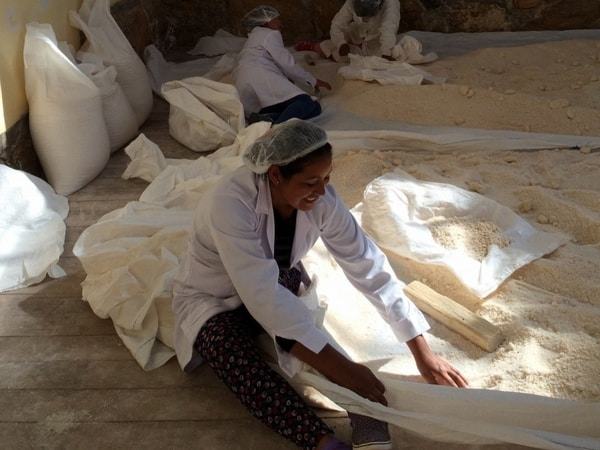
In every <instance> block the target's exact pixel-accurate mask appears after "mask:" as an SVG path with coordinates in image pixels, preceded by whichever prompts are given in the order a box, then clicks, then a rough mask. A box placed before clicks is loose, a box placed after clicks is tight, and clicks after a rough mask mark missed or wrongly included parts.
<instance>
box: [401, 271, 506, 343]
mask: <svg viewBox="0 0 600 450" xmlns="http://www.w3.org/2000/svg"><path fill="white" fill-rule="evenodd" d="M404 292H405V293H406V295H407V296H408V297H409V298H410V299H411V300H412V301H413V302H414V303H415V304H416V305H417V307H418V308H419V309H420V310H421V311H423V312H424V313H425V314H428V315H430V316H431V317H432V318H433V319H435V320H437V321H438V322H440V323H441V324H442V325H445V326H446V327H448V328H450V329H451V330H452V331H455V332H456V333H458V334H460V335H461V336H463V337H464V338H466V339H468V340H469V341H471V342H472V343H473V344H475V345H477V346H479V347H481V348H482V349H484V350H486V351H488V352H493V351H495V350H496V349H497V348H498V346H499V345H500V344H501V343H502V342H503V341H504V335H503V334H502V331H501V330H500V329H499V328H498V327H496V326H495V325H494V324H492V323H490V322H488V321H487V320H485V319H484V318H482V317H479V316H477V315H476V314H474V313H472V312H471V311H470V310H468V309H467V308H465V307H464V306H462V305H460V304H459V303H457V302H455V301H454V300H452V299H451V298H448V297H446V296H444V295H442V294H440V293H438V292H436V291H434V290H433V289H431V288H430V287H428V286H426V285H425V284H423V283H421V282H420V281H412V282H411V283H409V284H408V285H407V286H406V287H405V288H404Z"/></svg>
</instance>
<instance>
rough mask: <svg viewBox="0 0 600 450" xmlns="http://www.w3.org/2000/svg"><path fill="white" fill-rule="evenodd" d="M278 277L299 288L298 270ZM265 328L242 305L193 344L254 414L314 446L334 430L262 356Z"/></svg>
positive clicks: (205, 328)
mask: <svg viewBox="0 0 600 450" xmlns="http://www.w3.org/2000/svg"><path fill="white" fill-rule="evenodd" d="M293 270H295V269H293ZM297 275H298V276H297ZM279 280H280V284H282V285H284V286H285V287H287V288H288V289H290V290H292V292H297V290H298V287H299V283H300V281H299V273H298V274H290V273H289V271H287V272H286V273H282V274H281V275H280V279H279ZM261 331H262V327H261V326H260V325H259V324H258V322H256V321H255V320H254V318H253V317H252V316H251V315H250V313H249V312H248V311H247V310H246V308H245V307H244V306H242V307H240V308H238V309H236V310H234V311H228V312H224V313H221V314H217V315H216V316H214V317H212V318H211V319H209V320H208V321H207V322H206V323H205V324H204V326H203V327H202V329H201V330H200V333H199V334H198V337H197V339H196V342H195V344H194V346H195V348H196V350H197V351H198V352H199V353H200V354H201V355H202V357H203V358H204V360H205V361H206V362H207V363H208V364H209V365H210V366H211V367H212V369H213V371H214V372H215V373H216V375H217V376H218V377H219V379H221V380H222V381H223V382H225V384H226V385H227V387H228V388H229V389H230V390H231V391H232V392H233V393H234V394H235V395H236V397H237V398H238V399H239V400H240V401H241V402H242V404H243V405H244V406H245V407H246V408H247V409H248V410H249V411H250V412H251V413H252V414H253V415H254V416H255V417H257V418H258V419H260V420H261V421H262V422H263V423H265V424H266V425H268V426H269V427H271V428H272V429H274V430H275V431H277V432H278V433H279V434H281V435H282V436H284V437H286V438H288V439H290V440H292V441H293V442H295V443H296V444H297V445H298V446H300V447H303V448H305V449H307V450H310V449H314V448H315V447H316V446H317V444H318V443H319V440H320V439H321V438H322V437H323V436H324V435H325V434H333V431H332V430H331V428H329V426H327V425H326V424H325V423H324V422H323V421H322V420H321V419H320V418H319V417H318V416H317V415H316V414H315V412H314V411H313V410H312V409H311V408H310V407H309V406H308V405H307V404H306V403H305V402H304V400H303V399H302V398H301V397H300V396H299V395H298V393H297V392H296V391H295V390H294V388H293V387H292V386H291V385H290V384H289V383H288V382H287V381H286V380H285V378H283V377H282V376H281V375H279V374H278V373H277V372H275V371H274V370H273V369H272V368H271V367H270V366H269V365H268V364H267V362H266V361H265V360H264V359H263V358H262V356H261V355H260V352H259V350H258V348H257V346H256V344H255V342H254V337H255V336H256V335H257V334H258V333H260V332H261Z"/></svg>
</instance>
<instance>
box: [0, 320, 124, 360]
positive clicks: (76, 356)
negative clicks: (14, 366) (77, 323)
mask: <svg viewBox="0 0 600 450" xmlns="http://www.w3.org/2000/svg"><path fill="white" fill-rule="evenodd" d="M108 322H110V321H108ZM102 331H104V332H105V333H104V334H101V335H87V336H86V335H83V336H82V335H74V334H73V335H68V336H60V335H58V333H57V334H55V335H53V336H8V337H0V349H1V350H0V362H12V363H15V362H31V361H40V362H41V361H43V362H50V361H58V360H72V361H78V360H95V361H103V360H111V361H117V360H119V361H130V360H131V358H132V356H131V353H130V352H129V350H128V349H127V348H126V347H125V346H124V345H123V342H122V341H121V339H120V338H119V337H118V336H117V334H116V332H115V330H114V328H113V327H111V328H107V329H106V330H102ZM107 332H108V333H107Z"/></svg>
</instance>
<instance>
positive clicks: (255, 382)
mask: <svg viewBox="0 0 600 450" xmlns="http://www.w3.org/2000/svg"><path fill="white" fill-rule="evenodd" d="M244 161H245V163H246V164H245V165H244V166H242V167H240V168H238V169H237V170H236V171H234V172H233V173H231V174H230V175H226V176H224V177H223V179H221V180H220V181H219V182H218V183H217V184H216V185H215V186H214V187H213V189H212V190H211V191H210V193H207V194H206V195H205V196H204V197H203V198H202V200H201V202H200V204H199V205H198V207H197V210H196V213H195V216H194V222H193V230H192V233H191V237H190V243H189V250H188V253H187V255H186V257H185V258H184V260H183V261H182V264H181V267H180V270H179V273H178V275H177V277H176V279H175V282H174V301H173V310H174V312H175V316H176V327H175V349H176V352H177V357H178V360H179V363H180V365H181V367H182V368H183V369H184V370H185V371H190V370H192V369H193V368H195V367H196V366H197V365H198V364H200V363H201V362H202V361H206V362H207V363H208V364H209V365H210V366H211V367H212V369H213V370H214V371H215V373H216V374H217V376H218V377H219V378H220V379H221V380H223V381H224V382H225V383H226V384H227V386H228V387H229V388H230V389H231V391H232V392H234V393H235V395H236V396H237V397H238V399H239V400H240V401H241V402H242V403H243V404H244V405H245V406H246V407H247V408H248V409H249V410H250V411H251V412H252V413H253V414H254V415H255V416H256V417H257V418H259V419H260V420H262V421H263V422H264V423H265V424H267V425H268V426H270V427H271V428H273V429H274V430H276V431H277V432H278V433H280V434H281V435H282V436H285V437H287V438H288V439H290V440H292V441H294V442H295V443H296V444H297V445H299V446H301V447H303V448H305V449H319V450H322V449H326V450H333V449H336V450H342V449H350V448H351V447H349V446H348V445H347V444H344V443H343V442H340V441H339V440H337V439H335V438H334V437H333V431H332V430H331V428H330V427H329V426H327V425H326V424H325V423H324V422H323V421H322V420H321V419H320V418H319V417H318V416H317V415H316V414H315V413H314V412H313V411H312V410H311V409H310V408H309V407H308V406H307V405H306V404H305V402H304V400H303V399H302V398H301V397H300V396H299V395H298V394H297V393H296V391H295V390H294V389H293V387H292V386H291V385H290V384H289V383H288V382H287V381H286V379H285V378H283V377H282V376H280V375H279V374H278V373H277V372H275V371H274V370H273V369H272V368H271V367H270V366H269V365H268V363H267V362H266V361H265V360H264V359H263V357H262V356H261V353H260V352H259V349H258V348H257V346H256V343H255V341H254V338H255V337H256V334H257V333H259V332H265V331H266V332H267V333H268V335H269V336H270V337H271V338H272V339H273V344H274V345H275V346H276V349H277V353H278V356H279V365H280V366H281V368H282V370H283V372H284V373H286V374H287V375H288V376H290V377H292V376H294V375H295V372H296V371H297V370H298V365H297V364H295V363H294V362H298V361H301V362H303V363H306V364H308V365H310V366H312V367H313V368H314V369H316V370H317V371H319V372H320V373H321V374H322V375H324V376H325V377H327V378H329V379H330V380H331V381H333V382H334V383H337V384H339V385H341V386H343V387H345V388H348V389H351V390H352V391H354V392H356V393H357V394H359V395H361V396H363V397H365V398H367V399H369V400H371V401H375V402H380V403H382V404H387V402H386V399H385V395H384V386H383V384H382V383H381V381H380V380H379V379H378V378H377V377H376V376H375V375H374V374H373V372H371V370H370V369H369V368H367V367H366V366H364V365H362V364H358V363H355V362H353V361H351V360H350V359H348V358H347V357H346V356H345V355H344V354H343V353H341V352H340V351H338V350H336V348H335V347H334V345H332V343H331V342H330V341H329V339H330V338H329V337H328V334H327V333H325V332H324V330H322V329H321V328H320V327H319V326H318V325H317V324H315V321H314V319H313V315H312V314H311V312H310V311H309V309H308V308H307V306H306V304H305V303H304V302H303V298H302V295H301V292H302V289H303V287H306V285H307V284H310V280H309V277H308V276H307V274H306V272H305V271H304V269H303V267H302V264H301V258H303V257H304V256H305V255H306V254H307V252H308V251H309V250H310V249H311V248H312V247H313V245H314V244H315V242H316V241H317V239H319V238H321V239H322V241H323V243H324V244H325V246H326V247H327V248H328V250H329V251H330V253H331V255H333V257H334V258H335V260H336V261H337V262H338V264H339V266H340V267H341V268H342V269H343V271H344V273H345V275H346V276H347V277H348V278H349V280H350V281H351V282H352V284H353V285H354V286H355V287H356V288H357V289H358V290H359V291H360V292H362V293H363V294H364V296H365V297H366V298H367V299H368V300H369V301H370V302H371V303H372V304H373V305H374V306H375V308H376V309H377V310H378V311H379V312H380V313H381V315H382V316H383V317H384V319H385V320H386V321H387V322H388V323H389V325H390V327H391V328H392V330H393V331H394V333H395V335H396V336H397V337H398V339H399V341H401V342H406V343H407V345H408V347H409V348H410V350H411V352H412V354H413V356H414V358H415V361H416V364H417V367H418V368H419V371H420V372H421V374H422V376H423V377H424V378H425V379H426V380H427V381H428V382H429V383H437V384H444V385H449V386H461V387H462V386H466V385H467V382H466V380H465V379H464V377H463V376H462V375H461V374H460V373H459V372H458V371H457V370H456V369H455V368H453V367H452V366H451V365H450V364H448V363H447V362H446V361H444V360H442V359H440V358H439V357H438V356H436V355H435V354H433V353H432V352H431V350H430V349H429V346H428V345H427V342H426V340H425V338H424V336H423V334H422V333H423V332H424V331H426V330H427V329H428V328H429V327H428V325H427V322H426V321H425V319H424V317H423V315H422V314H421V312H420V311H419V310H418V309H417V307H416V306H415V305H414V304H413V303H412V302H411V301H410V300H409V299H407V298H406V297H405V296H404V293H403V287H404V284H403V283H402V282H401V281H399V280H398V279H397V278H396V276H395V274H394V272H393V270H392V268H391V267H390V265H389V263H388V261H387V259H386V257H385V256H384V254H383V253H382V252H381V250H379V249H378V247H377V246H376V245H375V244H374V243H373V242H372V241H371V240H370V239H369V238H368V237H367V236H366V235H365V233H364V232H363V231H362V229H361V228H360V227H359V225H358V224H357V222H356V221H355V219H354V217H353V216H352V214H351V213H350V211H349V210H348V208H347V207H346V206H345V205H344V203H343V202H342V200H341V198H340V197H339V196H338V195H337V193H336V191H335V189H334V188H333V187H332V186H331V185H329V177H330V174H331V170H332V149H331V145H330V144H329V143H328V142H327V136H326V134H325V132H324V131H323V130H322V129H321V128H319V127H317V126H316V125H314V124H312V123H311V122H307V121H303V120H298V119H291V120H289V121H287V122H285V123H283V124H280V125H274V126H273V127H272V128H271V130H270V131H269V132H268V133H267V134H265V136H263V137H261V138H259V139H258V140H257V141H256V142H255V143H254V144H253V145H252V146H251V147H250V148H249V149H248V151H247V152H246V153H245V155H244ZM308 290H309V291H310V287H309V288H308ZM348 332H349V333H351V332H352V330H348ZM350 419H351V425H352V440H353V445H354V448H361V449H383V450H385V449H391V448H392V447H391V442H390V436H389V433H388V429H387V424H385V423H383V422H379V421H377V420H375V419H372V418H369V417H364V416H359V415H355V414H350Z"/></svg>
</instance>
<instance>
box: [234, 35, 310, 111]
mask: <svg viewBox="0 0 600 450" xmlns="http://www.w3.org/2000/svg"><path fill="white" fill-rule="evenodd" d="M232 76H233V82H234V84H235V87H236V89H237V90H238V93H239V95H240V100H241V102H242V105H244V112H245V114H246V116H249V115H250V113H253V112H258V111H260V110H261V109H262V108H264V107H267V106H272V105H275V104H277V103H281V102H284V101H286V100H289V99H291V98H293V97H296V96H297V95H300V94H307V91H306V90H303V89H301V88H300V87H299V86H303V87H305V88H307V89H310V88H314V86H315V84H316V82H317V79H316V78H315V77H314V76H313V75H312V74H311V73H309V72H307V71H306V70H304V69H303V68H302V67H301V66H299V65H298V64H297V63H296V61H295V60H294V57H293V56H292V54H291V53H290V52H289V51H288V50H287V49H286V48H285V46H284V45H283V39H282V37H281V33H280V32H279V31H277V30H271V29H270V28H265V27H256V28H254V29H253V30H252V31H251V32H250V33H249V34H248V40H247V41H246V44H245V45H244V47H243V48H242V50H241V51H240V53H239V54H238V56H237V61H236V65H235V68H234V69H233V72H232ZM290 80H291V81H290ZM294 83H296V84H294Z"/></svg>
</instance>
